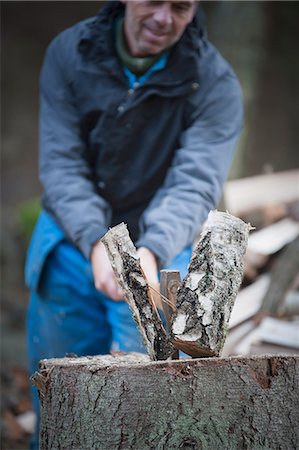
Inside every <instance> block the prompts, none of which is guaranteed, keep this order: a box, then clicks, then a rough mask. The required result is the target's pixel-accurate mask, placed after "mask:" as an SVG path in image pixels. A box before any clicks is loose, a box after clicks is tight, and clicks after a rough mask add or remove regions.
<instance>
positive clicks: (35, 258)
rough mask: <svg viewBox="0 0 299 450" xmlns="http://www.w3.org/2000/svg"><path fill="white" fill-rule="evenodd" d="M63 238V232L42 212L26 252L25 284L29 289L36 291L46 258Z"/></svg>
mask: <svg viewBox="0 0 299 450" xmlns="http://www.w3.org/2000/svg"><path fill="white" fill-rule="evenodd" d="M64 238H65V234H64V232H63V230H62V229H61V228H60V227H59V226H58V225H57V223H56V222H55V221H54V219H52V217H51V216H50V215H49V214H48V213H46V212H45V211H42V212H41V214H40V216H39V218H38V221H37V223H36V225H35V229H34V232H33V235H32V238H31V242H30V245H29V248H28V252H27V258H26V264H25V283H26V286H27V287H28V288H29V289H31V290H37V289H38V285H39V281H40V277H41V274H42V271H43V268H44V265H45V262H46V259H47V256H48V255H49V253H50V252H51V251H52V250H53V249H54V248H55V247H56V245H57V244H58V243H59V242H61V241H62V240H63V239H64Z"/></svg>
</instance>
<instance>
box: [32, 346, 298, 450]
mask: <svg viewBox="0 0 299 450" xmlns="http://www.w3.org/2000/svg"><path fill="white" fill-rule="evenodd" d="M39 375H40V377H39V388H40V389H41V390H40V400H41V432H40V448H41V450H48V449H73V450H79V449H80V450H81V449H84V450H92V449H101V450H119V449H123V450H124V449H136V450H141V449H142V450H150V449H151V450H152V449H157V450H162V449H163V450H175V449H185V450H186V449H190V450H191V449H206V450H210V449H231V450H234V449H270V448H271V449H278V448H279V449H281V450H290V449H296V448H298V419H299V417H298V414H299V413H298V411H299V393H298V375H299V359H298V357H296V356H289V357H287V356H275V357H267V356H263V357H251V358H227V359H221V358H206V359H194V360H185V361H183V360H180V361H159V362H148V361H147V360H146V356H143V357H141V356H140V357H139V356H137V355H134V354H130V355H123V356H120V355H119V356H115V357H113V356H111V355H106V356H97V357H80V358H64V359H52V360H51V359H50V360H44V361H42V362H41V367H40V374H39ZM42 380H43V381H42Z"/></svg>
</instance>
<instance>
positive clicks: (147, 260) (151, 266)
mask: <svg viewBox="0 0 299 450" xmlns="http://www.w3.org/2000/svg"><path fill="white" fill-rule="evenodd" d="M137 254H138V256H139V258H140V264H141V267H142V269H143V271H144V274H145V276H146V278H147V281H148V283H149V285H150V286H151V287H153V288H154V289H155V290H153V289H151V288H150V291H151V294H152V298H153V300H154V303H155V305H156V306H157V307H159V308H161V307H162V306H161V300H160V295H159V294H158V292H159V290H160V284H159V280H158V264H157V259H156V257H155V255H154V254H153V253H152V252H151V251H150V250H149V249H148V248H146V247H140V248H139V249H138V250H137Z"/></svg>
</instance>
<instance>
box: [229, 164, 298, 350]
mask: <svg viewBox="0 0 299 450" xmlns="http://www.w3.org/2000/svg"><path fill="white" fill-rule="evenodd" d="M225 203H226V207H227V209H228V210H229V211H230V212H231V213H232V214H235V215H237V216H238V217H240V218H242V219H243V220H244V221H246V222H250V223H251V224H252V225H253V226H255V227H256V230H254V231H252V232H251V234H250V236H249V239H248V247H247V251H246V255H245V267H244V278H243V283H242V287H241V289H240V291H239V293H238V295H237V298H236V301H235V305H234V308H233V310H232V314H231V318H230V321H229V327H228V328H229V331H228V335H227V339H226V342H225V345H224V348H223V351H222V356H230V355H259V354H278V353H280V354H281V353H285V354H298V353H299V171H291V172H284V173H278V174H269V175H264V176H258V177H252V178H247V179H243V180H237V181H232V182H230V183H228V185H227V188H226V192H225Z"/></svg>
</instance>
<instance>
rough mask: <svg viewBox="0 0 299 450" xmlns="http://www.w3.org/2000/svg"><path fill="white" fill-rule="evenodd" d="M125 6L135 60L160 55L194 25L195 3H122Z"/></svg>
mask: <svg viewBox="0 0 299 450" xmlns="http://www.w3.org/2000/svg"><path fill="white" fill-rule="evenodd" d="M122 2H123V3H125V4H126V11H125V36H126V39H127V43H128V47H129V51H130V53H131V54H132V55H133V56H149V55H156V54H158V53H161V52H162V51H163V50H165V49H166V48H168V47H171V46H172V45H173V44H175V43H176V42H177V41H178V40H179V39H180V37H181V36H182V34H183V32H184V31H185V28H186V26H187V25H188V24H189V23H190V22H191V21H192V19H193V17H194V14H195V10H196V2H195V0H184V1H181V0H173V1H158V0H153V1H145V0H122Z"/></svg>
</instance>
